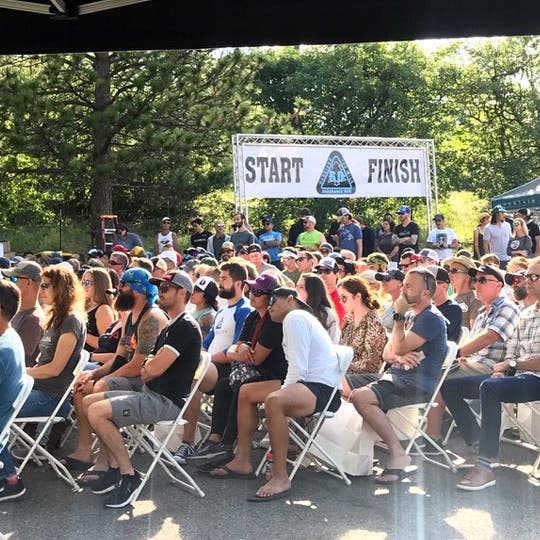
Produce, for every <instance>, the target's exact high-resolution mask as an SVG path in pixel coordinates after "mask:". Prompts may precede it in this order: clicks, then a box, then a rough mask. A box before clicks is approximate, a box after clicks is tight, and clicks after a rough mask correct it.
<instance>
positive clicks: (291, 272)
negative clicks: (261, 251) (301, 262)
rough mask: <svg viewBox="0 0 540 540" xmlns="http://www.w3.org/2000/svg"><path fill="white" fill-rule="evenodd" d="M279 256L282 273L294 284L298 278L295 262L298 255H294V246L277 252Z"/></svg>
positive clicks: (298, 272) (298, 271)
mask: <svg viewBox="0 0 540 540" xmlns="http://www.w3.org/2000/svg"><path fill="white" fill-rule="evenodd" d="M279 257H280V259H281V264H282V268H283V270H282V273H283V275H284V276H285V277H288V278H289V279H290V280H291V281H292V282H293V283H294V284H295V285H296V283H297V282H298V279H299V278H300V270H298V266H297V264H296V259H297V258H298V256H297V255H296V252H295V251H294V248H288V249H284V250H283V251H282V252H281V253H280V254H279Z"/></svg>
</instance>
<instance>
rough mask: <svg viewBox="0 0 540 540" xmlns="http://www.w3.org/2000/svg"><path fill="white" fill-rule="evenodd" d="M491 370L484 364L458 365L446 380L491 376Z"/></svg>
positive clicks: (469, 363) (468, 363) (466, 363)
mask: <svg viewBox="0 0 540 540" xmlns="http://www.w3.org/2000/svg"><path fill="white" fill-rule="evenodd" d="M452 367H453V366H452ZM492 373H493V368H492V367H491V366H488V365H487V364H485V363H484V362H465V363H463V364H462V363H460V364H459V365H458V367H457V369H452V371H451V372H450V373H449V374H448V375H447V376H446V378H447V379H455V378H456V377H471V376H472V375H491V374H492Z"/></svg>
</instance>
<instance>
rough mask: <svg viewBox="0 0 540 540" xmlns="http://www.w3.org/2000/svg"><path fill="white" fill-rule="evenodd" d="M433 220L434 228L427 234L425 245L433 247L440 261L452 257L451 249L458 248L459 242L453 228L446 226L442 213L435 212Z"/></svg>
mask: <svg viewBox="0 0 540 540" xmlns="http://www.w3.org/2000/svg"><path fill="white" fill-rule="evenodd" d="M433 221H434V222H435V228H434V229H432V230H431V231H430V232H429V234H428V237H427V240H426V247H427V248H431V249H434V250H435V251H436V252H437V255H438V256H439V260H440V261H442V260H443V259H447V258H448V257H452V255H453V251H452V250H453V249H457V248H458V245H459V242H458V238H457V235H456V233H455V232H454V231H453V229H451V228H450V227H447V226H446V223H445V220H444V216H443V215H442V214H435V217H434V218H433Z"/></svg>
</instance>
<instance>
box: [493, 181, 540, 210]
mask: <svg viewBox="0 0 540 540" xmlns="http://www.w3.org/2000/svg"><path fill="white" fill-rule="evenodd" d="M497 204H502V205H503V206H504V208H505V209H506V210H514V211H515V210H518V209H519V208H540V178H535V179H534V180H531V181H530V182H527V183H526V184H523V185H522V186H518V187H516V188H514V189H511V190H510V191H506V192H505V193H501V194H500V195H497V196H496V197H493V198H492V199H491V208H493V207H494V206H495V205H497Z"/></svg>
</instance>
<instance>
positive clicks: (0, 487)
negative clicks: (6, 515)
mask: <svg viewBox="0 0 540 540" xmlns="http://www.w3.org/2000/svg"><path fill="white" fill-rule="evenodd" d="M25 493H26V488H25V487H24V484H23V481H22V480H21V479H20V478H19V479H18V480H17V482H16V483H15V484H9V483H8V482H7V480H1V481H0V502H4V501H10V500H12V499H18V498H19V497H22V496H23V495H24V494H25Z"/></svg>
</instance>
